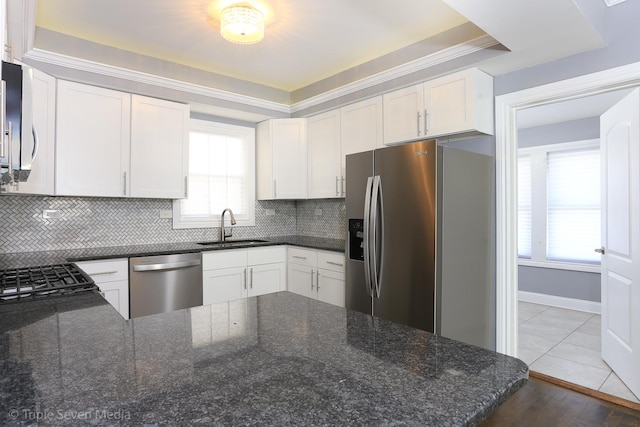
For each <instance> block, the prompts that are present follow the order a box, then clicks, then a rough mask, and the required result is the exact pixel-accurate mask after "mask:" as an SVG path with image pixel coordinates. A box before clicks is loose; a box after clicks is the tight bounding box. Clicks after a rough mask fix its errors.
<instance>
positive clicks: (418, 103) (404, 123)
mask: <svg viewBox="0 0 640 427" xmlns="http://www.w3.org/2000/svg"><path fill="white" fill-rule="evenodd" d="M423 97H424V91H423V87H422V85H421V84H420V85H415V86H411V87H407V88H404V89H400V90H396V91H393V92H390V93H385V94H384V95H383V96H382V102H383V104H384V143H385V144H393V143H397V142H404V141H412V140H415V139H418V138H422V137H424V136H425V135H424V133H423V130H424V124H423V121H424V101H423Z"/></svg>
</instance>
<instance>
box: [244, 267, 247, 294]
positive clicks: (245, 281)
mask: <svg viewBox="0 0 640 427" xmlns="http://www.w3.org/2000/svg"><path fill="white" fill-rule="evenodd" d="M244 288H245V289H247V269H246V268H245V269H244Z"/></svg>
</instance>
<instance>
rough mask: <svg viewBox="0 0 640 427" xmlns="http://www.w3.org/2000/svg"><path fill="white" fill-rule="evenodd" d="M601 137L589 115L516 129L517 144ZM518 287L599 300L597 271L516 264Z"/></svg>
mask: <svg viewBox="0 0 640 427" xmlns="http://www.w3.org/2000/svg"><path fill="white" fill-rule="evenodd" d="M597 138H600V119H599V117H590V118H586V119H581V120H572V121H568V122H563V123H556V124H552V125H547V126H538V127H532V128H527V129H521V130H519V131H518V147H519V148H524V147H534V146H538V145H547V144H559V143H563V142H571V141H581V140H585V139H597ZM518 289H519V290H521V291H527V292H535V293H539V294H546V295H553V296H559V297H565V298H575V299H580V300H587V301H596V302H600V273H587V272H582V271H571V270H558V269H555V268H540V267H527V266H519V267H518Z"/></svg>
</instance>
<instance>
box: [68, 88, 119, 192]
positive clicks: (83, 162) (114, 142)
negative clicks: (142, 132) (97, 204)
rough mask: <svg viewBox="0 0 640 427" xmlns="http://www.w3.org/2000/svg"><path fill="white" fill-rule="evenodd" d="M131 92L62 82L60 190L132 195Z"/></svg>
mask: <svg viewBox="0 0 640 427" xmlns="http://www.w3.org/2000/svg"><path fill="white" fill-rule="evenodd" d="M130 117H131V95H129V94H128V93H123V92H118V91H115V90H110V89H103V88H99V87H94V86H89V85H84V84H79V83H72V82H68V81H64V80H59V81H58V102H57V128H56V185H55V186H56V194H58V195H64V196H101V197H122V196H127V195H129V179H128V176H127V175H128V173H129V145H130V144H129V138H130Z"/></svg>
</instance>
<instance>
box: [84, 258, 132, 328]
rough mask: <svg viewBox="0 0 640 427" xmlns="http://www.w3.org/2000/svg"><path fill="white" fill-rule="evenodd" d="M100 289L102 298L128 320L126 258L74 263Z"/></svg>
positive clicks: (127, 262)
mask: <svg viewBox="0 0 640 427" xmlns="http://www.w3.org/2000/svg"><path fill="white" fill-rule="evenodd" d="M76 265H77V266H78V267H80V268H81V269H82V270H83V271H84V272H85V273H87V274H88V275H89V276H90V277H91V279H93V281H94V282H95V283H96V285H97V286H98V287H99V288H100V292H102V294H103V295H104V298H105V299H106V300H107V301H108V302H109V304H111V305H112V306H113V307H114V308H115V309H116V310H118V313H120V314H121V315H122V317H124V318H125V319H128V318H129V260H128V259H127V258H119V259H108V260H100V261H81V262H76Z"/></svg>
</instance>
